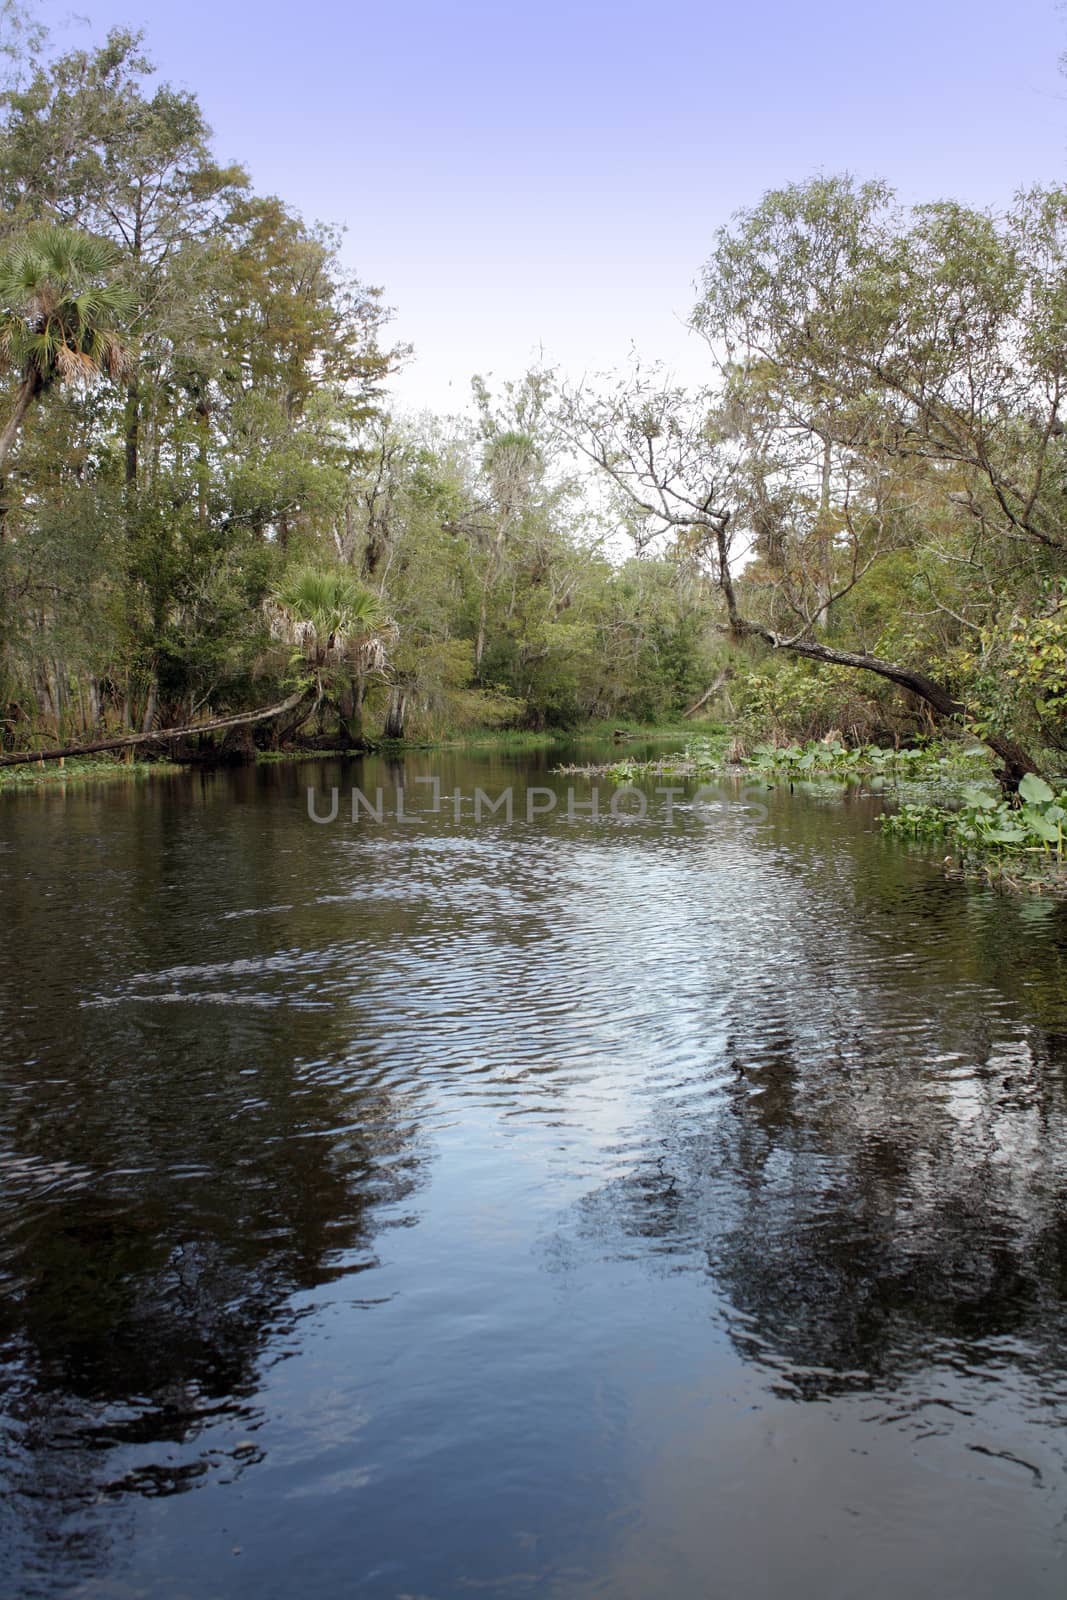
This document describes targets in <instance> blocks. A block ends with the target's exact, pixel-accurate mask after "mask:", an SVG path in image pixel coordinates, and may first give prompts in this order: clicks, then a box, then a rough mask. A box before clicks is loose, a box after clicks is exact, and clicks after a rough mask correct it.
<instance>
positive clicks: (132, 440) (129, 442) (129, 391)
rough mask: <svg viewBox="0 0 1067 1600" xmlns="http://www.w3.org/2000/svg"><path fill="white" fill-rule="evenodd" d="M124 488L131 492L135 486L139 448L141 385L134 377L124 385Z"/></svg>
mask: <svg viewBox="0 0 1067 1600" xmlns="http://www.w3.org/2000/svg"><path fill="white" fill-rule="evenodd" d="M124 426H125V434H126V461H125V476H126V488H127V489H128V490H129V491H130V493H131V494H132V493H133V492H134V491H135V490H136V488H137V464H138V459H139V456H140V450H141V386H140V384H139V383H138V380H137V379H136V378H131V379H130V381H129V383H128V384H127V385H126V416H125V422H124Z"/></svg>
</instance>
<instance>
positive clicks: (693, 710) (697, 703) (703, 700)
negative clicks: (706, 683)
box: [682, 667, 730, 717]
mask: <svg viewBox="0 0 1067 1600" xmlns="http://www.w3.org/2000/svg"><path fill="white" fill-rule="evenodd" d="M729 676H730V669H729V667H724V668H723V670H722V671H721V672H720V673H719V676H718V677H717V678H716V679H715V682H714V683H713V684H712V686H711V688H710V689H705V690H704V693H703V694H702V695H701V696H700V699H699V700H694V701H693V704H692V705H691V706H687V707H686V709H685V710H684V711H683V712H682V716H683V717H695V716H696V714H697V712H698V711H699V710H700V709H701V707H702V706H706V705H707V703H708V701H709V700H710V699H711V698H712V696H713V695H716V694H718V692H719V690H720V689H721V688H722V686H723V684H724V683H725V682H726V680H727V678H728V677H729Z"/></svg>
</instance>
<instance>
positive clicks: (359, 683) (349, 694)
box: [337, 672, 367, 750]
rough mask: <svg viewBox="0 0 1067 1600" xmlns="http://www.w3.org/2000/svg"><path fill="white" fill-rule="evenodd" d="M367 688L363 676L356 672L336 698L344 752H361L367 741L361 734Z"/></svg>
mask: <svg viewBox="0 0 1067 1600" xmlns="http://www.w3.org/2000/svg"><path fill="white" fill-rule="evenodd" d="M366 693H367V686H366V684H365V683H364V681H363V674H362V673H361V672H357V673H355V674H353V676H352V678H351V679H350V680H349V682H348V683H347V684H346V685H345V687H344V688H343V689H342V690H341V693H340V694H339V695H338V697H337V712H338V717H339V719H340V723H341V740H342V745H343V748H344V749H346V750H363V749H365V748H366V744H367V740H366V738H365V736H364V733H363V701H364V699H365V698H366Z"/></svg>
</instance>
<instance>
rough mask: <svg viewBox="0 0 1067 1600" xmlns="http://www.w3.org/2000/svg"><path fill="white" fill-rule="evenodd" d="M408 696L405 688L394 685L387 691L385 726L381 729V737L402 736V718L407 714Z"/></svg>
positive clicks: (392, 737)
mask: <svg viewBox="0 0 1067 1600" xmlns="http://www.w3.org/2000/svg"><path fill="white" fill-rule="evenodd" d="M407 709H408V696H407V690H406V689H400V688H398V687H397V686H396V685H394V686H393V688H392V689H391V690H390V693H389V709H388V711H387V712H386V714H385V726H384V728H383V729H382V738H383V739H402V738H403V737H404V718H405V716H406V715H407Z"/></svg>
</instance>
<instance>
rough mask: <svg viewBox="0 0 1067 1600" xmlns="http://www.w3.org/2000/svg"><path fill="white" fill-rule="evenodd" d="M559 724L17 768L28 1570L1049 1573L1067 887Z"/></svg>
mask: <svg viewBox="0 0 1067 1600" xmlns="http://www.w3.org/2000/svg"><path fill="white" fill-rule="evenodd" d="M557 759H558V757H556V756H551V755H541V754H538V755H537V756H534V757H528V756H524V757H520V758H508V757H505V756H501V755H492V756H488V755H486V756H481V757H479V756H470V755H464V756H451V755H426V756H420V757H410V758H408V759H407V760H406V761H405V763H404V765H403V767H401V766H398V765H396V764H394V765H392V766H388V765H386V764H384V763H381V762H373V761H368V762H366V763H364V764H362V765H360V764H356V765H352V766H349V767H347V768H342V767H341V766H340V764H331V763H323V764H321V765H318V764H317V765H306V766H297V767H289V768H267V769H261V770H259V771H255V772H250V773H249V772H242V773H237V774H231V775H211V776H182V777H180V778H177V779H174V780H169V779H159V780H155V781H153V782H151V783H150V784H147V785H141V786H129V787H127V786H125V785H118V786H110V787H107V786H105V787H97V788H93V789H89V790H71V791H70V792H69V793H66V794H63V793H59V792H52V793H44V794H36V795H32V794H31V795H15V796H9V795H4V796H0V896H2V898H0V906H2V932H0V956H2V959H0V1291H2V1310H0V1387H2V1391H3V1404H2V1412H3V1420H2V1424H0V1490H2V1498H0V1548H2V1550H3V1560H2V1562H0V1593H2V1594H3V1596H4V1600H7V1597H9V1596H10V1597H13V1600H14V1597H17V1600H32V1597H41V1600H45V1597H53V1596H59V1595H63V1596H78V1597H85V1600H89V1597H92V1600H104V1597H106V1600H133V1597H141V1596H145V1597H148V1596H150V1597H152V1600H179V1597H181V1600H186V1597H188V1600H214V1597H220V1600H231V1597H246V1596H247V1597H249V1600H252V1597H256V1600H288V1597H290V1596H294V1597H295V1596H301V1597H303V1596H309V1597H311V1600H333V1597H342V1596H343V1597H347V1596H354V1597H364V1596H365V1597H367V1600H401V1597H406V1600H458V1597H464V1600H467V1597H470V1596H478V1595H484V1596H488V1597H498V1596H499V1597H505V1600H506V1597H509V1596H516V1597H526V1596H535V1597H538V1600H540V1597H545V1600H572V1597H573V1600H586V1597H592V1596H603V1597H611V1600H659V1597H661V1596H662V1597H664V1600H719V1597H722V1600H735V1597H739V1600H740V1597H743V1600H763V1597H767V1600H779V1597H788V1600H807V1597H811V1600H816V1597H818V1600H846V1597H849V1600H851V1597H859V1596H863V1597H865V1600H891V1597H892V1600H897V1597H901V1596H903V1597H907V1600H912V1597H930V1600H933V1597H935V1596H936V1597H937V1600H955V1597H959V1600H963V1597H966V1600H986V1597H989V1600H994V1597H995V1600H1002V1597H1004V1596H1006V1595H1009V1594H1019V1595H1025V1596H1027V1597H1028V1600H1044V1597H1046V1596H1048V1597H1052V1596H1055V1597H1056V1600H1061V1597H1062V1595H1063V1594H1064V1592H1065V1589H1067V1452H1065V1446H1067V1337H1065V1336H1067V1095H1065V1087H1067V1084H1065V1073H1067V908H1065V907H1058V906H1053V905H1048V904H1044V903H1039V902H1025V903H1013V902H1010V901H1005V900H1003V899H1000V898H997V897H996V896H994V895H992V894H990V893H988V892H986V891H982V890H977V889H968V888H965V887H962V886H960V885H954V884H950V883H948V882H946V881H945V880H944V879H943V878H942V877H941V876H940V873H939V871H938V868H937V866H936V864H934V863H932V862H930V861H929V860H927V859H925V858H924V857H923V856H922V855H921V854H915V853H911V852H909V851H908V850H907V849H906V848H904V847H901V846H899V845H893V844H890V843H888V842H883V841H882V840H881V839H880V838H879V836H878V834H877V831H876V829H875V827H874V825H873V815H874V803H873V802H870V801H865V800H861V799H857V798H855V797H853V798H844V799H840V798H838V799H834V798H827V797H825V796H822V797H820V796H819V795H814V794H809V795H802V794H799V793H798V794H794V795H789V794H788V793H784V792H775V793H773V794H771V793H769V794H767V795H766V796H765V797H764V798H765V799H766V802H767V806H768V813H767V815H766V816H765V817H761V816H760V815H759V814H758V813H752V812H743V811H740V810H739V809H737V808H736V807H734V808H730V809H727V810H726V811H718V812H716V811H708V810H701V809H699V808H696V809H694V808H691V807H687V806H686V805H684V804H681V805H679V806H678V808H677V809H676V810H675V813H674V816H673V819H672V825H670V826H668V824H667V820H666V818H665V816H664V814H663V806H662V802H658V801H656V799H655V797H653V800H654V804H653V806H652V807H651V808H650V812H649V815H648V816H647V817H646V818H645V819H640V818H638V817H636V816H635V817H629V818H619V819H617V820H610V819H609V820H604V821H600V822H594V821H593V820H592V819H591V818H590V817H589V816H588V814H586V813H581V812H580V813H577V817H576V820H573V821H568V820H567V818H566V816H561V815H560V814H559V812H558V811H557V812H555V813H553V814H549V815H545V816H542V817H538V818H535V820H534V821H533V822H531V823H527V822H526V821H520V820H518V819H516V820H515V821H514V822H513V823H512V824H511V825H509V824H508V823H507V822H506V820H505V819H504V817H503V816H502V815H501V816H500V817H498V819H497V820H495V821H489V820H486V819H484V818H483V820H482V821H481V823H480V824H476V823H475V821H474V819H473V816H472V814H471V803H470V797H471V796H473V793H474V789H475V787H476V786H479V785H480V786H482V787H483V788H485V789H486V790H487V791H489V792H490V793H493V794H495V793H496V791H497V790H499V789H500V788H502V787H503V786H504V785H505V784H508V783H511V784H514V785H515V794H516V802H517V806H518V809H519V812H520V814H521V813H522V811H523V809H524V801H523V791H524V788H525V786H526V785H528V784H529V785H537V786H539V787H553V786H555V787H556V788H558V789H559V791H560V793H561V794H562V793H563V792H564V790H565V786H566V784H567V782H568V781H571V782H573V781H574V780H566V779H556V778H553V777H551V776H550V775H549V768H550V766H551V765H553V764H554V762H555V761H556V760H557ZM435 773H436V774H437V775H439V776H440V777H441V779H442V781H443V785H444V789H445V791H446V793H449V792H451V790H452V789H453V788H455V787H459V788H460V789H461V791H462V793H463V794H464V795H466V796H467V797H468V798H467V800H466V802H465V803H464V805H463V806H462V808H461V816H460V819H459V820H458V821H457V820H456V819H455V817H454V816H453V815H452V814H451V807H449V808H448V809H446V810H442V811H441V812H440V813H439V814H437V815H428V814H426V810H425V808H426V807H427V806H428V804H429V803H430V790H429V789H428V788H427V787H425V786H423V787H418V786H415V785H414V783H413V779H414V778H415V777H416V776H429V775H432V774H435ZM398 780H403V781H404V782H405V786H406V789H407V794H408V801H409V807H415V806H418V807H422V808H423V813H422V816H421V819H420V820H419V821H417V822H414V823H398V822H397V821H396V820H395V818H394V817H391V816H390V815H389V814H388V813H390V812H391V810H392V794H393V789H394V786H395V784H396V783H397V781H398ZM356 783H358V784H360V785H361V786H362V788H363V789H364V790H365V791H367V792H372V791H373V789H374V788H375V787H376V786H377V785H381V786H382V787H383V789H384V791H385V799H386V811H387V816H386V820H385V821H383V823H382V824H381V825H378V824H376V823H374V822H373V821H371V820H368V819H367V818H366V817H364V818H362V820H361V821H360V822H359V823H358V824H357V825H353V824H352V823H351V821H350V820H346V815H347V810H348V807H347V799H348V795H349V793H350V789H351V786H352V785H353V784H356ZM309 785H311V786H314V788H315V790H316V792H317V794H318V803H319V805H320V807H321V808H322V810H323V811H324V812H325V811H326V809H327V807H328V800H329V789H330V787H331V786H334V785H336V786H338V787H339V788H340V790H341V801H342V809H341V815H340V817H339V819H338V821H337V822H336V823H334V824H329V825H316V824H315V823H314V822H311V821H309V818H308V814H307V804H306V794H307V789H308V786H309ZM606 793H607V791H605V792H604V796H605V798H606ZM577 797H578V798H579V799H584V798H587V789H586V788H584V787H583V786H582V785H581V784H579V785H578V795H577ZM538 803H539V804H540V803H544V802H543V797H541V799H540V800H539V801H538Z"/></svg>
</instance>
